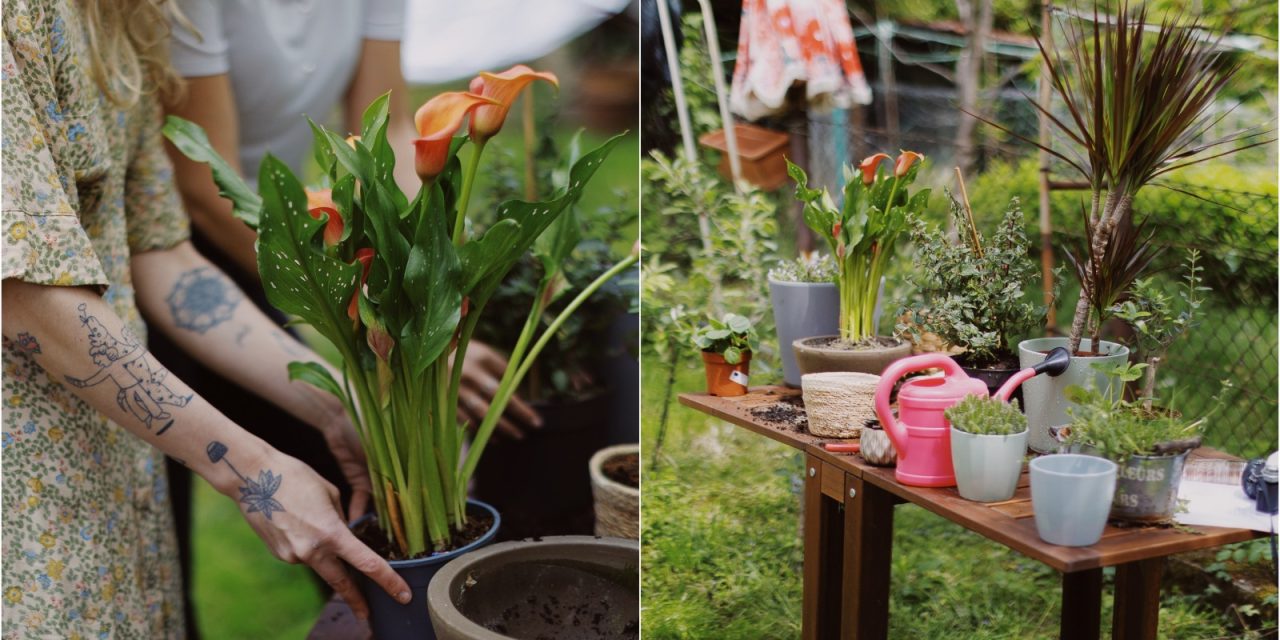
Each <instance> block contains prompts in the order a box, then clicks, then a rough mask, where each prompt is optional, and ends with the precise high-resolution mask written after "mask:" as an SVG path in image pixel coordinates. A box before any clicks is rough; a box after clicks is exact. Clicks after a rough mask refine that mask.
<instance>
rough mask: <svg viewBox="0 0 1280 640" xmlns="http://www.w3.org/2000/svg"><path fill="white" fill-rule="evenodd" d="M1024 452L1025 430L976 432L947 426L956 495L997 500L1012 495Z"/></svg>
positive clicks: (1025, 444)
mask: <svg viewBox="0 0 1280 640" xmlns="http://www.w3.org/2000/svg"><path fill="white" fill-rule="evenodd" d="M1026 454H1027V432H1026V431H1025V430H1024V431H1022V432H1020V433H1014V434H1011V435H1007V436H1002V435H980V434H976V433H968V432H966V431H961V430H959V429H957V428H955V427H951V465H952V466H953V467H954V468H955V471H956V488H957V489H959V491H960V497H962V498H964V499H966V500H973V501H975V502H1000V501H1001V500H1008V499H1009V498H1012V497H1013V492H1014V491H1016V490H1017V489H1018V476H1020V475H1022V458H1023V457H1024V456H1026Z"/></svg>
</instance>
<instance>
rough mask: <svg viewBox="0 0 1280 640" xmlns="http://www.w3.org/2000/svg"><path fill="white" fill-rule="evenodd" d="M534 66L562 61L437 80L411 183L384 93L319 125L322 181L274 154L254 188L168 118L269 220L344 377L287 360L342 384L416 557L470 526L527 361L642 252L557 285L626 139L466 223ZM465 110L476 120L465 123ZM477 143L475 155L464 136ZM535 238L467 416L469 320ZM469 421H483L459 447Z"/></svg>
mask: <svg viewBox="0 0 1280 640" xmlns="http://www.w3.org/2000/svg"><path fill="white" fill-rule="evenodd" d="M534 80H543V81H546V82H549V83H551V84H553V85H555V84H557V81H556V77H555V76H554V75H552V74H550V73H539V72H535V71H533V70H532V69H529V68H528V67H525V66H523V65H518V66H516V67H514V68H512V69H511V70H509V71H506V72H504V73H499V74H489V73H484V74H481V75H480V77H479V78H477V79H476V80H475V82H473V84H472V91H467V92H450V93H442V94H440V95H438V96H436V97H434V98H432V99H431V100H429V101H427V102H426V103H425V104H423V105H422V107H421V108H420V109H419V110H418V111H417V113H416V114H415V118H414V123H415V125H416V127H417V130H418V134H419V138H418V139H417V140H415V141H414V163H415V168H416V169H417V173H418V175H419V177H420V178H421V180H422V186H421V188H420V189H419V190H418V193H417V194H416V195H414V196H413V198H412V199H409V198H408V197H407V196H406V195H405V194H404V193H402V192H401V190H400V188H399V187H397V186H396V182H395V179H394V177H393V175H394V171H393V169H394V166H395V155H394V153H393V150H392V148H391V146H390V144H389V142H388V139H387V123H388V113H387V105H388V100H387V96H385V95H384V96H382V97H381V98H379V99H378V100H376V101H374V103H373V104H372V105H370V106H369V108H368V109H367V110H366V111H365V113H364V117H363V121H362V130H361V131H359V132H357V133H358V135H353V136H351V137H347V138H344V137H343V136H340V135H338V134H336V133H334V132H333V131H330V130H328V129H325V128H324V127H321V126H319V125H316V124H315V123H312V129H313V132H314V134H315V148H316V150H315V156H316V161H317V162H318V163H319V165H320V167H321V168H322V169H323V171H324V173H325V174H326V176H327V178H328V181H329V183H330V184H331V185H332V187H331V188H330V189H329V190H327V191H323V192H321V191H316V192H310V193H308V192H306V191H304V189H303V187H302V184H301V183H300V182H299V180H298V179H297V178H296V177H295V176H294V175H293V173H292V172H291V171H290V170H289V169H288V167H286V166H285V165H284V164H283V163H282V162H280V161H279V160H278V159H276V158H274V157H272V156H270V155H268V156H267V157H266V158H265V159H264V160H263V162H262V167H261V171H260V173H259V177H258V193H254V192H253V191H252V190H251V189H250V188H249V187H248V186H247V185H246V184H245V183H244V181H243V180H242V179H241V178H240V177H239V175H237V174H236V172H235V171H234V170H232V169H231V168H230V167H229V165H227V164H226V163H225V162H224V161H223V160H222V159H221V158H220V157H218V155H217V153H216V152H215V151H213V148H212V147H211V146H210V145H209V141H208V138H207V137H206V136H205V133H204V131H203V130H201V129H200V128H199V127H198V126H196V125H194V124H192V123H190V122H187V121H185V120H182V119H179V118H174V117H170V118H169V120H168V122H167V123H166V125H165V135H166V136H168V138H169V139H170V140H171V141H172V142H173V143H174V145H175V146H176V147H177V148H178V149H180V150H181V151H182V152H183V153H185V154H186V155H187V156H189V157H191V158H192V159H194V160H196V161H200V162H206V163H208V164H209V165H210V166H211V168H212V169H213V176H214V180H215V182H217V183H218V185H219V187H220V189H221V193H222V195H223V196H224V197H226V198H228V199H229V200H231V202H232V203H233V207H234V213H235V215H236V216H237V217H238V218H240V219H241V220H243V221H244V222H245V223H246V224H248V225H249V226H251V227H253V228H255V229H256V230H257V231H258V241H257V242H258V244H257V248H258V268H259V271H260V272H261V275H262V281H263V282H264V283H265V284H266V293H267V299H268V300H270V302H271V303H272V304H273V305H275V306H276V307H277V308H279V309H280V310H281V311H283V312H285V313H288V314H290V315H293V316H296V317H297V318H299V319H301V321H303V322H305V323H307V324H310V325H311V326H312V327H314V328H315V330H316V331H317V332H318V333H320V335H322V336H324V337H325V338H327V339H328V340H329V341H330V342H332V343H333V344H334V346H335V347H336V348H337V350H338V353H339V354H340V355H341V357H342V379H341V380H337V379H335V378H334V377H333V376H332V375H330V373H329V371H328V370H327V369H326V368H324V367H321V366H319V365H317V364H314V363H301V362H295V363H293V364H292V365H290V375H291V376H292V377H293V378H294V379H297V380H302V381H305V382H307V383H310V384H313V385H315V386H317V387H319V388H321V389H323V390H326V391H328V392H330V393H332V394H333V395H335V396H337V397H338V398H339V399H341V400H342V402H343V404H344V406H345V407H346V409H347V412H348V413H349V415H350V417H351V420H352V422H353V423H354V424H355V425H356V426H357V429H358V430H359V432H360V436H361V439H362V442H363V444H364V448H365V451H366V454H367V456H368V464H369V473H370V476H371V478H372V479H373V497H374V504H375V508H376V510H377V517H378V522H379V524H380V525H381V527H382V529H383V531H384V532H385V533H386V534H387V537H388V538H389V539H390V540H391V541H392V542H393V544H394V546H395V548H396V549H397V550H398V552H399V554H400V555H401V556H402V557H404V558H411V557H417V556H421V555H423V554H425V553H430V552H433V551H437V550H444V549H446V548H447V545H449V544H450V540H451V538H452V536H453V534H454V533H456V532H457V531H459V530H461V529H462V528H463V526H464V525H465V523H466V490H467V489H466V488H467V482H468V480H470V478H471V475H472V473H474V472H475V469H476V464H477V463H478V461H479V459H480V456H481V455H482V454H483V452H484V449H485V444H486V443H487V442H488V440H489V437H490V436H491V435H492V433H493V430H494V428H495V427H496V426H497V423H498V420H499V418H500V417H501V415H502V413H503V411H504V409H505V408H506V406H507V404H508V402H509V401H510V399H511V397H512V394H513V393H514V391H515V389H516V387H517V385H519V383H520V381H521V380H522V379H523V378H524V376H525V374H526V373H528V371H529V369H530V365H531V363H532V362H533V360H534V359H535V358H536V357H537V355H538V353H539V352H540V351H541V350H542V348H543V347H544V346H545V345H546V344H547V343H548V341H549V340H550V339H551V337H552V336H553V335H554V334H555V333H556V331H558V330H559V328H560V327H561V326H562V324H563V323H564V322H565V320H566V319H568V317H569V316H570V315H571V314H572V313H573V312H574V311H575V310H577V308H578V307H579V306H580V305H581V304H582V303H583V302H584V301H585V300H586V299H587V298H588V297H589V296H591V294H592V293H594V292H595V291H596V290H597V289H599V288H600V286H601V285H603V284H604V283H605V282H607V281H608V280H609V279H610V278H612V277H614V276H615V275H617V274H619V273H621V272H622V271H624V270H626V269H627V268H628V267H629V266H630V265H632V264H634V263H635V261H636V259H637V255H635V253H634V252H633V254H632V255H630V256H627V257H626V258H623V259H622V260H620V261H619V262H618V263H616V264H615V265H614V266H613V267H612V268H610V269H608V270H607V271H605V272H604V273H603V274H601V275H600V276H599V277H598V278H597V279H596V280H595V281H593V282H591V283H589V284H586V285H585V286H583V287H582V288H581V289H579V290H578V291H576V292H572V291H568V290H566V288H565V287H563V286H562V285H563V282H562V280H563V278H561V277H560V276H561V265H562V264H563V262H564V261H565V259H566V257H567V256H568V254H569V252H570V251H571V250H572V248H573V246H574V244H576V235H575V234H576V233H577V232H578V230H577V227H576V223H575V222H574V220H573V217H572V216H573V214H572V212H571V209H572V207H573V205H574V204H575V202H576V201H577V200H578V199H579V198H580V197H581V195H582V191H583V188H584V187H585V186H586V184H587V183H588V181H589V180H590V178H591V177H592V175H593V174H594V173H595V172H596V170H597V169H598V168H599V167H600V165H601V164H602V163H603V162H604V160H605V158H606V157H607V155H608V154H609V152H610V151H611V150H612V149H613V147H614V146H615V144H616V143H617V141H618V138H617V137H615V138H613V139H611V140H609V141H608V142H606V143H604V144H603V145H602V146H600V147H599V148H597V149H595V150H593V151H591V152H589V153H586V154H585V155H582V156H581V157H580V158H578V159H577V160H576V162H573V163H572V167H570V168H569V171H568V181H567V183H566V186H565V187H564V188H562V189H560V190H559V192H558V193H556V194H555V195H554V196H553V197H551V198H550V199H547V200H543V201H541V202H522V201H508V202H505V203H503V204H501V205H499V207H498V209H497V215H496V219H495V221H494V222H492V223H491V224H489V225H488V227H487V228H486V229H483V230H482V231H480V232H476V231H477V230H476V229H474V228H473V227H472V225H469V224H468V223H469V222H470V221H469V220H468V219H467V216H466V210H467V203H468V201H469V200H470V197H471V190H472V187H473V185H474V184H475V179H476V175H477V173H478V172H479V170H480V169H479V161H480V156H481V152H482V151H483V149H484V145H485V143H486V142H487V141H488V140H489V139H490V138H491V137H492V136H494V135H495V134H497V133H498V131H499V130H500V129H501V128H502V124H503V120H504V119H505V117H506V114H507V111H508V109H509V108H510V107H511V103H512V102H513V101H514V100H515V99H516V98H517V97H518V96H519V94H520V92H521V91H522V90H523V89H524V88H526V87H527V86H528V85H529V83H530V82H533V81H534ZM468 117H469V118H470V121H471V126H470V135H459V132H460V131H461V130H462V126H463V124H464V122H465V121H466V120H467V118H468ZM468 145H470V146H471V147H472V148H471V149H470V154H469V156H468V159H467V164H466V166H465V167H464V166H463V165H462V162H461V161H460V160H459V152H460V150H462V148H463V147H466V146H468ZM468 234H473V235H470V236H469V235H468ZM539 238H541V240H540V241H539ZM535 241H537V242H535ZM530 250H533V251H534V253H535V254H537V256H538V257H539V258H540V259H541V261H542V263H543V265H544V266H545V267H546V268H545V277H544V279H543V281H542V283H541V287H542V289H543V290H544V295H538V296H535V298H534V300H535V302H534V303H533V308H531V309H529V310H528V315H527V319H526V321H525V323H524V328H523V330H522V333H521V335H520V336H519V339H518V341H517V343H516V346H515V348H514V349H513V350H512V352H511V354H510V358H509V366H508V368H507V371H506V373H505V375H504V376H503V377H502V380H501V382H500V384H499V388H498V390H497V392H496V394H495V396H494V398H493V402H492V404H491V405H490V407H489V411H488V413H487V414H486V415H485V418H484V420H483V421H482V422H481V423H480V424H479V425H467V424H460V423H459V422H458V418H457V416H458V411H457V406H458V396H459V387H460V384H461V379H462V366H463V360H464V357H465V354H466V351H467V347H468V344H469V343H470V341H471V336H472V334H473V332H474V331H475V328H476V324H477V322H478V320H479V318H480V316H481V313H482V312H483V311H484V310H485V305H486V303H487V302H488V301H489V298H490V297H491V296H492V295H493V293H494V291H495V289H496V288H497V287H498V285H499V284H500V282H501V281H502V280H503V278H504V277H505V276H506V274H507V272H508V271H509V270H510V269H511V267H512V266H513V265H515V264H516V262H517V260H519V259H520V257H521V256H522V255H524V254H525V253H526V252H528V251H530ZM570 293H573V294H574V295H575V297H574V298H573V299H572V301H571V302H570V303H569V304H567V305H565V307H564V309H563V311H562V312H561V313H560V314H559V315H557V316H556V317H555V318H554V319H551V320H550V322H545V321H544V318H543V317H542V316H543V314H544V312H545V311H546V309H547V307H548V306H549V304H550V303H551V302H552V301H553V300H555V299H556V298H557V297H558V296H559V295H568V294H570ZM513 311H514V310H512V309H504V310H503V312H504V313H511V312H513ZM544 324H545V328H544V329H543V330H542V332H541V334H539V333H538V329H539V328H540V327H542V326H543V325H544ZM470 427H475V429H474V436H473V438H472V442H471V446H470V448H469V449H468V450H466V451H465V453H464V447H463V442H464V436H465V434H466V431H467V430H468V428H470Z"/></svg>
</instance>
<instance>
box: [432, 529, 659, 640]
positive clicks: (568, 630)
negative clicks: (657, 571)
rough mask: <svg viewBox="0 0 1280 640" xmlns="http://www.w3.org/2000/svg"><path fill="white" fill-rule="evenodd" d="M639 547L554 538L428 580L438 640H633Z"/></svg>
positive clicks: (496, 549) (495, 549)
mask: <svg viewBox="0 0 1280 640" xmlns="http://www.w3.org/2000/svg"><path fill="white" fill-rule="evenodd" d="M639 596H640V544H639V542H637V541H635V540H624V539H621V538H596V537H590V536H562V537H551V538H543V539H542V540H536V541H535V540H526V541H522V542H501V543H498V544H495V545H493V546H491V547H489V548H487V549H484V550H481V551H479V552H477V553H472V554H468V555H467V556H464V557H461V558H458V559H457V560H454V561H453V562H450V563H449V564H448V565H446V566H445V567H444V568H443V569H441V570H440V572H439V573H438V574H436V577H435V578H434V579H433V580H432V581H431V589H430V590H429V600H428V606H429V607H430V610H431V620H432V622H434V623H435V627H436V629H437V633H438V634H439V638H440V640H504V639H509V638H556V639H557V640H599V639H605V638H607V639H608V640H629V639H633V638H639V637H640V597H639Z"/></svg>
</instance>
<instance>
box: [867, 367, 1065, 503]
mask: <svg viewBox="0 0 1280 640" xmlns="http://www.w3.org/2000/svg"><path fill="white" fill-rule="evenodd" d="M1070 363H1071V355H1070V354H1069V353H1067V350H1066V349H1065V348H1063V347H1058V348H1057V349H1054V350H1053V351H1050V352H1049V354H1048V356H1047V357H1046V358H1045V359H1044V361H1043V362H1041V363H1040V364H1037V365H1036V366H1034V367H1028V368H1026V369H1023V370H1021V371H1019V372H1018V373H1015V374H1014V375H1013V377H1012V378H1009V381H1008V382H1005V383H1004V385H1003V386H1001V387H1000V389H999V390H998V391H996V395H995V397H997V398H999V399H1000V400H1003V401H1005V402H1008V401H1009V396H1010V395H1012V394H1013V391H1014V389H1017V388H1018V385H1020V384H1022V383H1023V382H1026V381H1027V380H1030V379H1031V378H1033V377H1035V376H1037V375H1040V374H1041V373H1047V374H1049V375H1051V376H1058V375H1061V374H1062V372H1064V371H1066V370H1067V365H1069V364H1070ZM933 368H941V369H942V370H943V371H944V372H945V375H944V376H943V377H940V378H939V377H929V378H916V379H914V380H908V381H907V382H906V383H904V384H903V385H902V389H900V390H899V391H898V417H897V419H895V418H894V416H893V411H892V410H890V408H889V393H890V392H891V391H893V385H894V384H896V383H897V382H898V379H899V378H901V377H902V376H904V375H906V374H908V373H912V372H915V371H922V370H924V369H933ZM987 393H988V391H987V385H986V384H985V383H983V382H982V381H981V380H978V379H975V378H970V377H969V376H967V375H965V373H964V370H963V369H961V368H960V365H959V364H956V361H955V360H952V359H951V358H950V357H948V356H946V355H945V354H941V353H926V354H922V355H918V356H912V357H909V358H903V359H901V360H898V361H897V362H894V363H893V364H891V365H889V367H888V368H887V369H885V371H884V374H882V375H881V376H880V383H879V385H877V386H876V398H875V402H876V415H877V416H879V418H880V424H881V425H883V426H884V430H885V433H887V434H888V435H889V439H890V440H892V441H893V447H894V448H895V449H897V450H898V468H897V471H895V473H894V476H895V477H896V478H897V479H898V482H901V483H902V484H907V485H913V486H917V487H951V486H955V484H956V474H955V470H954V469H952V467H951V423H950V422H947V418H946V416H945V415H943V411H946V410H947V409H948V408H949V407H951V405H954V404H955V403H957V402H960V400H961V399H963V398H964V397H965V396H968V395H975V396H986V395H987Z"/></svg>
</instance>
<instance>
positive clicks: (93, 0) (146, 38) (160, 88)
mask: <svg viewBox="0 0 1280 640" xmlns="http://www.w3.org/2000/svg"><path fill="white" fill-rule="evenodd" d="M77 4H78V5H79V8H80V13H81V15H82V16H83V20H84V27H85V29H84V30H85V35H86V38H87V39H88V43H89V51H88V57H89V62H90V73H91V75H92V77H93V82H94V84H96V85H98V89H99V90H101V91H102V93H103V94H104V95H106V96H107V98H108V99H110V100H111V101H112V102H114V103H115V104H117V105H119V106H130V105H132V104H134V103H136V102H137V101H138V99H139V98H141V97H142V96H143V95H146V94H150V93H153V92H154V93H156V94H157V95H159V97H160V98H161V99H162V100H165V101H169V100H174V99H177V98H178V97H179V96H180V95H181V93H182V90H183V86H184V85H183V80H182V76H180V75H178V72H177V71H175V70H174V68H173V66H172V65H171V64H170V63H169V35H170V27H169V24H170V22H169V21H170V19H171V18H172V19H174V20H175V21H176V22H178V24H180V25H183V26H184V28H192V29H193V30H194V28H193V27H191V26H190V22H188V21H187V19H186V17H185V16H183V15H182V13H181V12H180V11H179V10H178V8H177V7H176V6H175V5H174V3H173V2H171V1H170V0H78V1H77Z"/></svg>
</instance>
